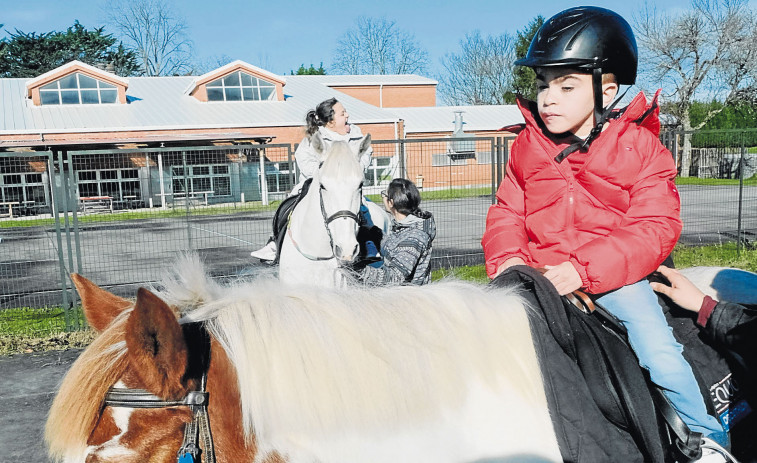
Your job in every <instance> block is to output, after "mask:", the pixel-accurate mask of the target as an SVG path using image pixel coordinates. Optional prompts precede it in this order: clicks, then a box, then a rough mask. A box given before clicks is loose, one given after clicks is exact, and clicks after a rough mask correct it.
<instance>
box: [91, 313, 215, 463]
mask: <svg viewBox="0 0 757 463" xmlns="http://www.w3.org/2000/svg"><path fill="white" fill-rule="evenodd" d="M182 328H183V329H184V332H185V337H184V338H185V339H194V340H197V341H198V342H199V343H200V348H201V352H200V360H201V365H200V370H201V375H200V377H199V383H200V388H199V390H196V391H189V392H187V395H186V396H184V397H183V398H181V399H179V400H163V399H161V398H160V397H158V396H156V395H154V394H152V393H150V392H148V391H146V390H144V389H131V388H120V387H111V388H110V390H109V391H108V393H107V394H105V402H104V405H106V406H110V407H125V408H166V407H189V409H190V410H191V411H192V420H190V421H189V422H188V423H187V424H186V426H185V427H184V439H183V441H182V445H181V447H180V448H179V451H178V452H177V455H176V461H177V463H200V454H203V457H204V458H203V461H204V462H205V463H215V461H216V456H215V449H214V448H213V435H212V434H211V432H210V419H209V416H208V392H207V391H206V390H205V388H206V384H207V380H208V366H209V362H210V336H209V335H208V332H207V331H206V330H205V328H204V327H203V326H202V324H201V323H188V324H184V325H182ZM188 336H191V337H188ZM191 353H192V349H190V354H191ZM189 357H190V360H191V358H192V355H189ZM188 371H189V369H188ZM200 444H202V447H201V446H200ZM201 449H202V450H201Z"/></svg>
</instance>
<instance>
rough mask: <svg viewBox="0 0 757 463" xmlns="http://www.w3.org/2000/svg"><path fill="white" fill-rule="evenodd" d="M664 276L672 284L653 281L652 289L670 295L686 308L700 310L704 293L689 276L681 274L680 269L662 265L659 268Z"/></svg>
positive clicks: (674, 300) (694, 310)
mask: <svg viewBox="0 0 757 463" xmlns="http://www.w3.org/2000/svg"><path fill="white" fill-rule="evenodd" d="M657 271H658V272H660V274H661V275H662V276H664V277H665V278H667V280H668V281H669V282H670V286H667V285H664V284H662V283H656V282H652V283H650V285H651V286H652V289H654V290H655V291H657V292H658V293H660V294H664V295H666V296H668V297H669V298H670V299H671V300H672V301H673V302H675V303H676V304H678V305H679V306H680V307H683V308H684V309H686V310H691V311H693V312H699V309H700V308H701V307H702V302H703V301H704V293H703V292H702V291H700V290H699V288H697V287H696V286H694V283H692V282H691V281H689V279H688V278H686V277H685V276H683V275H681V273H680V272H678V270H675V269H672V268H669V267H666V266H664V265H660V266H659V267H658V268H657Z"/></svg>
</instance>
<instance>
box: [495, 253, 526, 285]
mask: <svg viewBox="0 0 757 463" xmlns="http://www.w3.org/2000/svg"><path fill="white" fill-rule="evenodd" d="M515 265H526V261H524V260H523V259H521V258H520V257H511V258H509V259H507V260H506V261H504V262H502V263H501V264H499V267H497V274H496V275H494V276H493V277H492V280H493V279H495V278H497V275H499V274H500V273H502V272H504V271H505V270H507V269H509V268H510V267H513V266H515Z"/></svg>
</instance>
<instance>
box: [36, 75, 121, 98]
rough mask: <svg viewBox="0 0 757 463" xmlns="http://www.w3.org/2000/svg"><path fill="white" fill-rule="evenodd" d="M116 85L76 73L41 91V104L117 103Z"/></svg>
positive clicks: (52, 83)
mask: <svg viewBox="0 0 757 463" xmlns="http://www.w3.org/2000/svg"><path fill="white" fill-rule="evenodd" d="M117 97H118V90H117V89H116V86H115V85H111V84H108V83H105V82H103V81H101V80H97V79H93V78H91V77H89V76H85V75H84V74H81V73H78V72H74V73H72V74H69V75H67V76H65V77H62V78H60V79H58V80H56V81H54V82H51V83H49V84H47V85H43V86H42V87H40V89H39V98H40V104H43V105H69V104H110V103H116V100H117Z"/></svg>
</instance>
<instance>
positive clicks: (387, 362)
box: [45, 199, 562, 463]
mask: <svg viewBox="0 0 757 463" xmlns="http://www.w3.org/2000/svg"><path fill="white" fill-rule="evenodd" d="M355 201H356V199H355ZM176 268H177V272H180V273H177V272H171V273H170V274H169V275H168V276H167V277H166V278H165V279H164V281H163V282H162V283H161V286H162V288H163V290H162V291H160V292H157V291H156V290H149V289H146V288H140V289H139V290H138V292H137V295H136V301H135V302H132V301H129V300H125V299H122V298H120V297H117V296H114V295H113V294H111V293H109V292H107V291H105V290H104V289H101V288H99V287H98V286H97V285H95V284H94V283H93V282H91V281H89V280H87V279H86V278H84V277H82V276H79V275H74V276H73V280H74V281H75V284H76V288H77V291H78V292H79V294H80V296H81V300H82V304H83V308H84V313H85V315H86V317H87V320H88V321H89V323H90V325H91V326H92V327H93V328H94V329H96V330H97V331H99V332H100V334H99V336H98V337H97V338H96V340H95V341H94V342H93V343H92V344H91V345H90V346H89V347H88V348H87V349H86V350H85V351H84V352H83V353H82V354H81V355H80V357H79V358H78V359H77V361H76V362H75V363H74V364H73V365H72V367H71V368H70V370H69V372H68V373H67V374H66V376H65V378H64V379H63V381H62V384H61V386H60V389H59V392H58V394H57V396H56V398H55V400H54V401H53V404H52V407H51V409H50V413H49V417H48V421H47V425H46V432H45V436H46V441H47V444H48V448H49V453H50V456H51V458H52V459H53V460H55V461H65V462H84V461H88V462H90V461H98V462H137V461H140V462H141V461H151V462H169V461H171V462H173V461H176V458H177V451H178V450H179V449H180V448H182V449H184V448H185V447H183V446H182V443H183V442H185V441H186V437H184V439H183V438H182V436H183V435H185V436H186V435H192V432H189V431H187V429H195V431H194V432H195V433H198V431H196V429H198V428H199V429H200V430H202V429H203V428H204V427H207V428H208V429H209V431H210V432H209V436H210V437H209V440H208V439H206V440H203V444H202V445H201V447H203V451H204V454H203V457H202V458H203V460H202V461H205V462H207V461H219V462H261V463H279V462H284V461H287V462H308V463H309V462H315V461H320V462H345V463H346V462H357V461H360V462H377V463H380V462H392V463H396V462H399V463H402V462H413V463H423V462H429V463H431V462H434V463H453V462H475V461H477V462H495V461H497V462H506V461H519V462H529V461H531V462H557V461H562V459H561V456H560V451H559V448H558V445H557V441H556V437H555V435H554V431H553V427H552V422H551V419H550V416H549V411H548V409H547V400H546V396H545V393H544V388H543V386H542V378H541V375H540V370H539V364H538V361H537V358H536V354H535V350H534V347H533V345H532V341H531V335H530V331H529V325H528V319H527V309H526V307H525V306H524V302H523V299H522V298H521V297H520V296H518V295H517V293H516V292H515V291H514V290H512V289H506V288H493V287H487V286H483V285H478V284H473V283H464V282H459V281H441V282H434V283H431V284H429V285H426V286H399V287H387V288H372V289H370V290H368V289H366V288H361V287H346V288H343V289H338V290H335V289H331V288H324V287H318V286H296V285H291V284H287V283H285V282H282V281H279V280H277V279H275V278H271V276H270V275H269V276H259V277H256V278H254V279H252V280H251V281H237V282H234V283H229V284H227V285H226V286H222V285H220V284H218V283H215V282H213V281H212V280H211V279H210V278H209V277H208V276H207V274H206V272H205V270H204V269H203V267H202V265H201V263H200V262H199V260H198V259H197V257H194V256H189V257H185V258H184V259H183V260H182V261H181V262H179V263H178V265H177V266H176ZM198 324H199V325H200V326H202V327H203V329H204V330H205V331H206V332H207V335H208V339H209V341H208V343H209V361H208V362H207V366H206V369H205V372H204V373H202V374H200V375H198V374H197V370H198V367H197V365H198V363H202V362H201V361H200V360H199V359H198V358H197V357H198V352H201V351H202V350H203V349H199V348H198V347H197V344H198V341H197V339H198V336H197V334H196V333H197V330H196V327H197V326H198ZM192 327H195V328H192ZM192 333H194V334H192ZM200 357H202V356H200ZM201 370H202V369H201ZM114 386H115V388H116V389H111V388H113V387H114ZM135 389H137V390H136V392H135V393H136V395H137V396H138V397H139V399H138V401H141V402H149V401H154V402H157V401H161V402H162V403H164V404H166V405H169V406H167V407H165V408H146V409H143V408H136V407H137V405H130V403H129V402H128V401H127V403H126V404H125V406H116V405H114V403H117V402H118V401H119V400H120V399H118V398H115V399H114V397H113V394H114V393H115V394H117V397H123V396H127V395H128V394H127V393H128V392H129V391H132V392H134V390H135ZM109 390H110V392H109ZM198 390H199V391H201V393H202V394H205V393H206V394H207V395H206V396H202V397H204V399H201V400H195V399H184V397H185V396H186V397H189V396H188V395H189V394H192V393H193V392H195V393H196V392H197V391H198ZM114 391H115V392H114ZM187 403H191V404H193V406H192V407H186V406H184V405H183V404H187ZM198 403H202V405H203V407H205V411H206V420H205V421H204V422H200V424H199V425H198V424H196V423H195V422H196V421H197V418H196V417H197V416H199V414H198V413H197V408H198V407H199V406H198V407H195V405H197V404H198ZM121 405H124V404H123V403H122V404H121ZM203 407H199V408H203ZM202 423H206V424H202ZM207 423H209V426H208V425H207ZM188 424H189V426H188ZM191 426H196V427H194V428H192V427H191ZM203 435H204V433H203ZM181 461H195V462H199V461H200V460H199V459H195V460H181Z"/></svg>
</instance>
